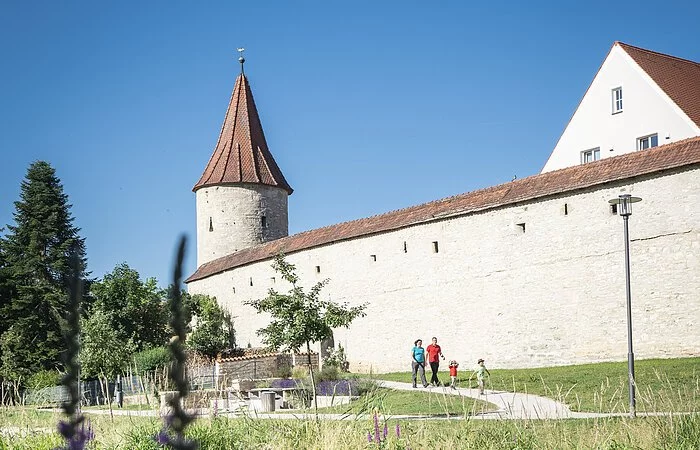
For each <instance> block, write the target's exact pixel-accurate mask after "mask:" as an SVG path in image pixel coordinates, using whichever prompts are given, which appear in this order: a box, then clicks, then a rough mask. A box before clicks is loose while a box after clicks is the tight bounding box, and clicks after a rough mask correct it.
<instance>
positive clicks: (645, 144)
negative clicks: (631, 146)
mask: <svg viewBox="0 0 700 450" xmlns="http://www.w3.org/2000/svg"><path fill="white" fill-rule="evenodd" d="M658 145H659V135H658V134H650V135H649V136H644V137H640V138H639V139H637V150H646V149H648V148H652V147H657V146H658Z"/></svg>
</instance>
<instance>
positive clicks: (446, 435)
mask: <svg viewBox="0 0 700 450" xmlns="http://www.w3.org/2000/svg"><path fill="white" fill-rule="evenodd" d="M60 417H61V416H60V415H59V414H57V413H37V412H36V411H31V410H23V411H19V412H18V411H10V410H7V409H5V410H2V411H0V424H2V425H1V426H0V429H2V430H3V431H2V432H0V449H2V450H5V449H8V450H9V449H12V450H15V449H23V450H24V449H27V450H28V449H37V450H48V449H52V448H55V447H56V446H57V445H58V444H60V443H61V442H62V439H61V436H60V435H58V434H57V433H56V431H55V423H56V421H57V420H58V419H59V418H60ZM88 419H89V420H90V422H91V424H92V426H93V428H94V430H95V435H96V437H95V440H94V441H93V442H91V443H90V444H89V447H88V448H94V449H111V450H141V449H144V450H146V449H153V450H155V449H159V448H162V447H159V446H158V444H157V443H156V441H155V440H154V439H153V436H154V435H155V434H156V433H157V432H158V431H159V430H160V428H161V427H162V422H161V420H160V419H159V418H156V417H127V416H115V417H114V420H113V421H112V420H111V419H110V418H109V416H104V415H101V416H94V415H89V416H88ZM379 420H380V426H382V427H383V425H384V423H385V422H384V416H380V417H379ZM397 424H398V425H399V429H400V435H399V436H397V435H396V432H395V429H396V425H397ZM386 425H387V429H388V431H389V432H388V433H387V437H386V439H384V442H382V443H381V444H380V445H377V444H376V443H374V442H373V443H370V442H368V434H372V433H374V430H375V426H374V423H373V418H371V417H369V418H368V417H363V418H361V419H350V420H344V421H321V422H320V423H318V424H317V423H316V422H315V421H313V420H298V419H288V420H262V419H252V418H236V419H229V418H225V417H218V418H215V419H208V418H201V419H198V420H197V421H196V422H194V424H192V425H191V426H189V427H187V430H186V431H185V435H186V436H187V437H188V438H191V439H197V440H198V441H199V443H200V448H201V449H203V450H206V449H212V450H214V449H223V450H226V449H324V450H326V449H328V450H341V449H343V450H344V449H349V450H354V449H375V448H382V449H397V450H398V449H408V448H411V449H419V448H430V449H450V450H454V449H484V448H487V449H610V450H612V449H679V450H691V449H692V450H696V449H697V448H700V447H699V446H700V415H698V414H685V415H679V416H671V415H662V416H652V417H637V418H636V419H630V418H628V417H607V418H598V419H577V420H508V421H504V420H470V419H467V420H465V419H463V418H456V419H449V420H448V419H446V420H433V421H421V420H396V419H392V418H390V417H389V418H388V420H387V421H386ZM13 427H16V428H19V429H20V431H18V430H14V432H13V433H12V434H9V433H8V430H10V429H13Z"/></svg>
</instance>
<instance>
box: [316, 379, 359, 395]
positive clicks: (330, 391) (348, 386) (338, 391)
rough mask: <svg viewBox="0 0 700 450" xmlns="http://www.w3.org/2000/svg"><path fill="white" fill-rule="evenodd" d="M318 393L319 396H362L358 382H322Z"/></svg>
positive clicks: (319, 384)
mask: <svg viewBox="0 0 700 450" xmlns="http://www.w3.org/2000/svg"><path fill="white" fill-rule="evenodd" d="M316 392H317V393H318V395H353V396H358V395H360V394H359V389H358V387H357V381H356V380H335V381H321V382H320V383H318V389H317V390H316Z"/></svg>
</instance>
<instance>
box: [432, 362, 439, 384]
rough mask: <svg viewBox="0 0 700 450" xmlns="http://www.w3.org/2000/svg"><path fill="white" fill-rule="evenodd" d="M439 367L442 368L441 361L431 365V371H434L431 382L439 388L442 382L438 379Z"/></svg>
mask: <svg viewBox="0 0 700 450" xmlns="http://www.w3.org/2000/svg"><path fill="white" fill-rule="evenodd" d="M438 367H440V362H439V361H435V362H431V363H430V370H432V371H433V376H432V377H431V378H430V382H431V383H435V385H436V386H437V385H438V384H440V380H439V379H438V376H437V373H438Z"/></svg>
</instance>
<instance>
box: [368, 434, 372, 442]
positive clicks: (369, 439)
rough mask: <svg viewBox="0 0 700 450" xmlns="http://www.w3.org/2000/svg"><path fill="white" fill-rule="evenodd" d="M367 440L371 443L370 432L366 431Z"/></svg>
mask: <svg viewBox="0 0 700 450" xmlns="http://www.w3.org/2000/svg"><path fill="white" fill-rule="evenodd" d="M367 442H369V443H370V444H371V443H372V433H367Z"/></svg>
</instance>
